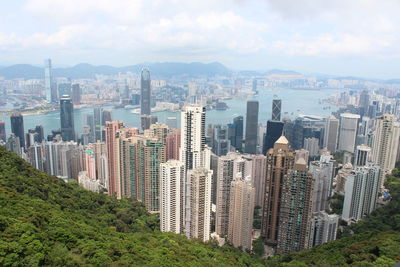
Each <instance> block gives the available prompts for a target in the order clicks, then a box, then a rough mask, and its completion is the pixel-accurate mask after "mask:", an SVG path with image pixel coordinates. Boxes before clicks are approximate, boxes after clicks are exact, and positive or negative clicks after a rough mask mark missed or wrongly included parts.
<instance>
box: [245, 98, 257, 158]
mask: <svg viewBox="0 0 400 267" xmlns="http://www.w3.org/2000/svg"><path fill="white" fill-rule="evenodd" d="M257 127H258V101H254V100H250V101H247V113H246V136H245V146H244V151H245V153H248V154H256V153H257Z"/></svg>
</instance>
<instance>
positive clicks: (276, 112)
mask: <svg viewBox="0 0 400 267" xmlns="http://www.w3.org/2000/svg"><path fill="white" fill-rule="evenodd" d="M281 106H282V100H281V99H274V100H272V118H271V119H272V120H273V121H280V120H281Z"/></svg>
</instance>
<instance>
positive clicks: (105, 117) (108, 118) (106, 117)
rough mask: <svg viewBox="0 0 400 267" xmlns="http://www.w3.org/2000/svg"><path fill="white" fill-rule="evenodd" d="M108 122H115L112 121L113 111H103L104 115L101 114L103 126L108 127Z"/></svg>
mask: <svg viewBox="0 0 400 267" xmlns="http://www.w3.org/2000/svg"><path fill="white" fill-rule="evenodd" d="M107 121H113V119H112V112H111V110H107V109H105V110H102V114H101V124H102V125H103V126H106V122H107Z"/></svg>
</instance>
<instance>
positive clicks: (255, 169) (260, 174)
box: [243, 154, 267, 208]
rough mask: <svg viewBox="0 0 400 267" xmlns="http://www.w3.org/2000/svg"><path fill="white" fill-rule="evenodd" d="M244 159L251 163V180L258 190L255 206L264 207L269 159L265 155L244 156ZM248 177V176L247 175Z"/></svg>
mask: <svg viewBox="0 0 400 267" xmlns="http://www.w3.org/2000/svg"><path fill="white" fill-rule="evenodd" d="M243 158H244V159H246V160H247V161H250V162H251V174H250V177H251V180H252V182H253V187H254V188H255V190H256V194H255V199H254V204H255V206H259V207H261V208H262V207H263V205H264V193H265V174H266V171H267V157H266V156H265V155H261V154H259V155H251V154H250V155H243ZM246 166H247V165H246ZM246 175H247V174H246Z"/></svg>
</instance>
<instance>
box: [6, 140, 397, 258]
mask: <svg viewBox="0 0 400 267" xmlns="http://www.w3.org/2000/svg"><path fill="white" fill-rule="evenodd" d="M388 187H389V188H390V190H391V194H392V197H393V199H392V201H391V202H390V203H389V204H388V205H386V206H384V207H383V208H380V209H378V210H376V211H375V212H373V213H372V214H371V215H370V216H368V218H367V219H366V220H364V221H362V222H361V223H358V224H356V225H354V226H351V228H349V231H348V232H351V231H353V232H354V233H356V234H354V235H352V236H347V237H343V238H341V239H340V240H337V241H334V242H331V243H329V244H325V245H323V246H319V247H316V248H313V249H310V250H304V251H301V252H297V253H291V254H289V255H284V256H275V257H273V258H271V259H267V260H262V259H260V257H258V256H257V255H261V254H262V243H261V242H260V240H258V241H256V242H255V244H254V245H255V254H256V255H249V254H246V253H244V252H241V251H240V250H238V249H234V248H232V247H230V246H223V247H218V246H217V245H216V244H215V243H212V242H210V243H207V244H204V243H202V242H200V241H198V240H187V239H186V238H185V237H183V236H180V235H176V234H172V233H161V232H159V230H158V218H157V217H156V216H153V215H149V214H148V213H147V212H146V211H145V209H144V207H143V206H142V205H141V204H140V203H138V202H135V201H133V200H130V199H124V200H115V199H113V198H110V197H108V196H106V195H102V194H96V193H92V192H88V191H86V190H84V189H81V188H79V187H78V186H77V185H76V184H66V183H64V182H63V181H62V180H60V179H57V178H55V177H51V176H49V175H47V174H45V173H43V172H40V171H37V170H35V169H33V168H32V167H30V166H29V165H28V163H26V162H25V161H24V160H22V159H20V158H19V157H18V156H17V155H14V154H12V153H9V152H6V151H5V150H4V149H2V148H1V147H0V266H38V265H51V266H63V265H64V266H110V265H111V266H130V265H132V266H262V265H264V266H347V265H351V266H391V265H392V264H393V263H395V262H396V261H400V232H399V230H400V201H399V199H400V171H398V170H395V171H394V172H393V176H391V177H390V178H389V179H388Z"/></svg>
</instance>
